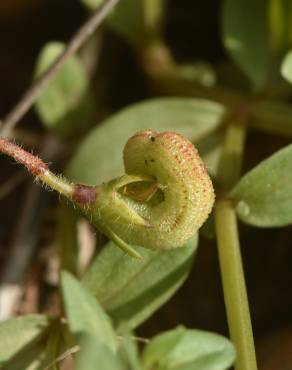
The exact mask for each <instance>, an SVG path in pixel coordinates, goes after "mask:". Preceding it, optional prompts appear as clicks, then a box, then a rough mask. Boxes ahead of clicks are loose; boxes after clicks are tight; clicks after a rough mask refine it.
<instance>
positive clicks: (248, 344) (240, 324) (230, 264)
mask: <svg viewBox="0 0 292 370" xmlns="http://www.w3.org/2000/svg"><path fill="white" fill-rule="evenodd" d="M215 223H216V235H217V240H218V252H219V261H220V268H221V275H222V283H223V290H224V300H225V306H226V311H227V319H228V325H229V330H230V337H231V340H232V341H233V343H234V345H235V348H236V351H237V357H236V363H235V369H236V370H256V369H257V365H256V357H255V349H254V341H253V334H252V326H251V320H250V312H249V306H248V298H247V293H246V286H245V280H244V272H243V267H242V260H241V253H240V243H239V237H238V229H237V220H236V214H235V211H234V208H233V206H232V204H231V202H230V201H229V200H227V199H222V200H219V201H218V202H217V203H216V206H215Z"/></svg>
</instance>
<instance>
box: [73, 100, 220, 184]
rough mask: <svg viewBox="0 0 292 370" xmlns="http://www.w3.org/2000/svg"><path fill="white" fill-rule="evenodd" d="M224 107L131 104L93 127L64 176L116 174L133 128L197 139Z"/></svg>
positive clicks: (94, 179)
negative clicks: (66, 174)
mask: <svg viewBox="0 0 292 370" xmlns="http://www.w3.org/2000/svg"><path fill="white" fill-rule="evenodd" d="M224 113H225V110H224V107H223V106H222V105H220V104H217V103H214V102H210V101H208V100H201V99H191V98H157V99H152V100H148V101H145V102H142V103H137V104H133V105H132V106H130V107H128V108H126V109H123V110H122V111H120V112H118V113H117V114H114V115H113V116H111V117H110V118H108V119H107V120H106V121H104V122H103V123H102V124H101V125H100V126H97V127H96V128H95V129H93V130H92V131H91V132H90V133H89V135H88V136H87V137H86V138H85V139H84V141H83V142H82V143H81V145H80V147H79V149H78V151H77V153H76V154H75V156H74V157H73V159H72V161H71V163H70V165H69V169H68V176H69V177H71V179H72V180H73V181H76V182H82V183H86V184H90V185H96V184H98V183H101V182H102V181H108V180H110V179H112V178H114V177H117V176H120V175H121V174H122V173H123V172H124V170H123V158H122V153H123V148H124V145H125V143H126V142H127V140H128V139H129V137H131V136H132V135H133V134H134V133H136V132H137V131H141V130H145V129H149V128H151V129H154V130H158V131H177V132H178V133H181V134H182V135H184V136H186V137H187V138H189V139H191V140H195V141H198V140H200V139H201V138H202V137H204V136H206V135H207V134H208V133H210V132H211V131H213V130H215V129H216V128H217V127H218V126H219V125H220V123H221V121H222V118H223V116H224Z"/></svg>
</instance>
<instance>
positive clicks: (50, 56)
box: [35, 42, 92, 135]
mask: <svg viewBox="0 0 292 370" xmlns="http://www.w3.org/2000/svg"><path fill="white" fill-rule="evenodd" d="M64 47H65V45H64V44H62V43H60V42H50V43H48V44H47V45H45V46H44V48H43V49H42V51H41V53H40V55H39V58H38V61H37V65H36V72H35V73H36V77H39V76H40V75H41V74H42V73H43V72H44V71H45V70H46V69H47V68H48V67H49V66H50V65H51V64H52V63H53V61H54V60H55V59H56V57H57V56H59V55H60V54H61V52H62V51H63V50H64ZM88 84H89V81H88V77H87V75H86V72H85V69H84V67H83V66H82V64H81V61H80V59H79V58H78V56H73V57H71V58H69V59H68V60H67V61H66V63H65V64H64V65H63V66H62V67H61V69H60V70H59V71H58V72H57V73H56V75H55V76H54V77H53V78H52V80H51V81H50V82H49V84H48V86H47V87H46V88H45V89H44V92H43V93H42V95H41V96H40V98H39V99H38V100H37V102H36V110H37V113H38V115H39V117H40V119H41V121H42V122H43V124H44V125H45V126H46V128H48V129H50V130H51V129H53V130H55V131H57V132H58V133H62V134H67V135H68V134H70V135H72V134H74V133H75V132H82V131H84V129H85V128H87V127H88V125H89V123H90V117H91V114H92V106H91V104H92V103H91V101H90V99H89V97H88V93H87V89H88Z"/></svg>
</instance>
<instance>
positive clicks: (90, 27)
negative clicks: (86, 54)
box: [0, 0, 119, 137]
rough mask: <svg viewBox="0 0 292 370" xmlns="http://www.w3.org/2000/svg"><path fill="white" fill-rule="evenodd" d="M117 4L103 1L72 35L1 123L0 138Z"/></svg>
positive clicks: (16, 121)
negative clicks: (61, 50)
mask: <svg viewBox="0 0 292 370" xmlns="http://www.w3.org/2000/svg"><path fill="white" fill-rule="evenodd" d="M118 2H119V0H105V1H104V2H103V3H102V5H101V6H100V7H99V8H98V9H97V10H96V11H95V12H94V13H93V15H92V16H91V17H90V18H89V19H88V20H87V21H86V22H85V23H84V24H83V25H82V26H81V28H80V29H79V30H78V31H77V32H76V33H75V34H74V35H73V37H72V39H71V40H70V41H69V43H68V44H67V46H66V48H65V50H64V51H63V52H62V53H61V54H60V55H59V56H58V57H57V58H56V60H55V61H54V62H53V64H52V65H51V66H50V67H49V68H48V69H47V70H46V72H45V73H44V74H43V75H42V76H41V77H40V78H39V79H38V80H36V81H35V82H34V83H33V84H32V85H31V87H30V88H29V89H28V90H27V91H26V93H25V94H24V95H23V96H22V98H21V99H20V101H19V103H18V104H16V105H15V107H14V108H13V109H12V110H11V112H10V113H8V115H7V116H6V117H5V119H4V121H3V122H2V128H1V131H0V136H5V137H8V136H10V134H11V131H12V130H13V128H14V126H15V125H16V124H17V123H18V121H19V120H21V118H22V117H23V116H24V115H25V114H26V113H27V112H28V110H29V109H30V108H31V106H32V105H33V103H34V102H35V101H36V100H37V98H38V97H39V96H40V95H41V93H42V91H43V89H44V87H45V86H46V85H47V84H48V82H49V81H50V80H51V78H52V77H53V76H54V75H55V74H56V72H57V71H58V70H59V69H60V68H61V67H62V65H63V64H64V63H65V62H66V60H67V59H68V58H69V57H70V56H72V55H73V54H75V53H76V52H77V51H78V50H79V49H80V47H81V46H82V45H83V44H84V42H85V41H86V40H88V38H89V37H90V36H91V35H92V34H93V33H94V31H95V30H96V29H97V27H98V26H99V25H100V24H101V23H102V21H103V20H104V19H105V18H106V16H107V15H108V14H109V12H110V11H111V10H112V9H113V7H114V6H115V5H116V4H117V3H118Z"/></svg>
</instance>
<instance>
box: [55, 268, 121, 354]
mask: <svg viewBox="0 0 292 370" xmlns="http://www.w3.org/2000/svg"><path fill="white" fill-rule="evenodd" d="M61 285H62V292H63V299H64V306H65V311H66V314H67V318H68V322H69V327H70V330H71V332H72V333H73V334H74V335H75V336H76V338H78V337H79V336H80V335H82V334H88V335H91V336H93V337H95V338H96V339H97V340H98V341H100V342H101V343H102V344H104V345H106V346H107V347H108V348H109V349H110V350H111V351H112V352H113V353H114V352H115V351H116V349H117V343H116V335H115V333H114V331H113V328H112V326H111V322H110V319H109V318H108V316H107V315H106V313H105V312H104V311H103V309H102V308H101V306H100V305H99V303H98V302H97V300H96V298H95V297H93V296H92V295H91V294H90V293H89V292H88V291H87V289H86V288H85V287H84V286H83V285H82V284H81V283H80V282H79V281H78V280H76V279H75V278H74V277H73V276H72V275H71V274H69V273H68V272H65V271H63V272H62V276H61Z"/></svg>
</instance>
